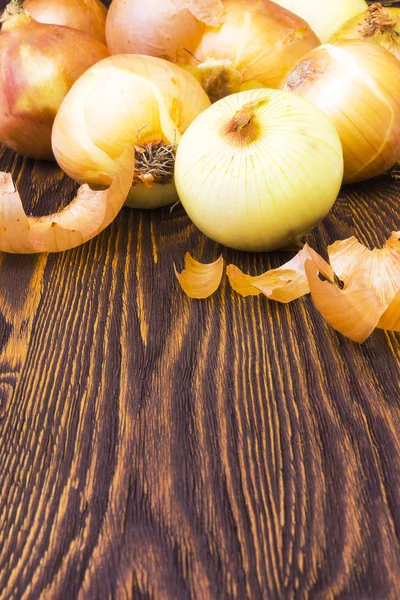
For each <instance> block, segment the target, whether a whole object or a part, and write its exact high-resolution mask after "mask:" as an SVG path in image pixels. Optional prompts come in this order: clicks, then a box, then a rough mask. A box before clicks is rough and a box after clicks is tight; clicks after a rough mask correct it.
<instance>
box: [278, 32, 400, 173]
mask: <svg viewBox="0 0 400 600" xmlns="http://www.w3.org/2000/svg"><path fill="white" fill-rule="evenodd" d="M399 81H400V62H399V61H398V60H397V59H396V58H395V57H394V56H393V54H391V53H390V52H388V51H387V50H384V49H383V48H381V47H380V46H378V45H377V44H372V43H371V44H369V43H368V44H366V43H365V42H361V41H358V40H345V41H342V42H336V43H334V44H325V45H322V46H320V47H319V48H316V49H315V50H313V51H312V52H310V53H309V54H308V55H307V56H305V57H304V58H303V59H302V60H301V61H300V63H298V65H297V66H296V67H295V68H294V69H293V71H292V72H291V73H290V75H289V77H288V79H287V82H286V85H285V87H284V89H285V90H287V91H291V92H293V93H295V94H297V95H298V96H302V97H303V98H306V99H307V100H310V101H311V102H313V103H314V104H315V105H316V106H318V107H319V108H321V109H322V110H323V111H324V112H325V114H326V115H327V116H329V118H330V119H331V120H332V122H333V123H334V125H335V127H336V128H337V130H338V133H339V136H340V139H341V142H342V146H343V155H344V183H355V182H357V181H363V180H365V179H370V178H371V177H375V176H377V175H380V174H381V173H384V172H385V171H387V170H388V169H389V168H391V167H392V166H393V165H394V164H395V163H396V162H397V161H398V160H399V159H400V94H399Z"/></svg>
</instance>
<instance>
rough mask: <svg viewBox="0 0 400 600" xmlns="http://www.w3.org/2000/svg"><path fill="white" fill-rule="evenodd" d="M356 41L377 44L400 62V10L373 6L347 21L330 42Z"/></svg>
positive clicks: (378, 4)
mask: <svg viewBox="0 0 400 600" xmlns="http://www.w3.org/2000/svg"><path fill="white" fill-rule="evenodd" d="M354 39H359V40H364V41H365V42H375V43H377V44H379V45H380V46H382V47H383V48H386V50H389V52H392V53H393V54H394V55H395V57H396V58H398V59H399V60H400V8H394V7H393V8H390V7H387V6H385V7H383V6H382V5H381V4H380V3H375V4H372V5H371V6H370V7H369V8H368V10H366V11H364V12H363V13H361V14H359V15H356V16H355V17H353V18H352V19H350V20H349V21H346V23H345V24H344V25H343V26H342V27H341V28H340V29H339V30H338V31H337V32H336V33H335V34H334V35H333V36H332V38H331V39H330V42H337V41H340V40H354Z"/></svg>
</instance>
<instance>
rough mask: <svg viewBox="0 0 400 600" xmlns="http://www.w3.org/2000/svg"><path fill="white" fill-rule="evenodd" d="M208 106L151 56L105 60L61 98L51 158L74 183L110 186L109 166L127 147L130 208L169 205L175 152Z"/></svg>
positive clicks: (180, 75) (177, 73) (185, 78)
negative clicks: (130, 151) (131, 155)
mask: <svg viewBox="0 0 400 600" xmlns="http://www.w3.org/2000/svg"><path fill="white" fill-rule="evenodd" d="M209 105H210V101H209V99H208V97H207V95H206V94H205V92H204V91H203V90H202V88H201V86H200V84H199V83H198V82H197V81H196V80H195V79H194V78H193V77H192V76H191V75H190V73H187V72H186V71H184V70H182V69H181V68H180V67H178V66H177V65H174V64H172V63H169V62H167V61H165V60H162V59H160V58H154V57H152V56H139V55H134V54H131V55H128V54H126V55H117V56H111V57H110V58H107V59H105V60H103V61H101V62H99V63H97V64H96V65H94V66H93V67H92V68H90V69H89V70H88V71H87V72H86V73H84V75H83V76H82V77H80V79H79V80H78V81H77V82H76V83H75V85H74V86H73V87H72V89H71V90H70V92H69V93H68V94H67V96H66V98H65V100H64V102H63V103H62V105H61V107H60V110H59V112H58V114H57V118H56V120H55V123H54V127H53V135H52V144H53V150H54V154H55V156H56V159H57V161H58V163H59V165H60V166H61V167H62V168H63V169H64V171H65V172H66V173H67V174H68V175H69V176H70V177H72V178H73V179H75V180H76V181H78V182H79V183H83V182H87V183H89V184H92V185H96V186H109V185H110V182H111V179H112V176H113V174H114V172H115V168H116V163H115V160H116V158H117V157H118V156H119V155H120V154H121V152H122V151H123V149H124V148H125V147H127V146H128V147H134V148H135V150H136V152H135V175H134V178H133V181H132V189H131V192H130V195H129V199H128V204H129V206H137V207H144V208H153V207H157V206H163V205H166V204H170V203H172V202H174V201H175V200H176V198H177V194H176V189H175V186H174V182H173V171H174V164H175V149H176V145H177V144H178V143H179V140H180V138H181V135H182V133H183V132H184V131H185V130H186V128H187V127H188V125H189V124H190V123H191V122H192V121H193V119H194V118H195V117H196V116H197V115H198V114H199V113H200V112H201V111H203V110H204V109H206V108H207V107H208V106H209Z"/></svg>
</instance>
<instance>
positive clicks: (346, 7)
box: [275, 0, 368, 42]
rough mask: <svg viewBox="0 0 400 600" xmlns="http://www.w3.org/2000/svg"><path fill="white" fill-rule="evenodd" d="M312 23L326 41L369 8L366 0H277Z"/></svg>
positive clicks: (276, 0) (316, 31)
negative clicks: (347, 22) (344, 24)
mask: <svg viewBox="0 0 400 600" xmlns="http://www.w3.org/2000/svg"><path fill="white" fill-rule="evenodd" d="M275 2H276V3H277V4H280V5H281V6H283V7H284V8H287V9H288V10H291V11H292V12H293V13H295V14H296V15H299V16H300V17H302V18H303V19H305V20H306V21H307V23H309V24H310V26H311V27H312V28H313V30H314V31H315V33H316V34H317V35H318V37H319V38H320V40H321V41H322V42H326V41H327V40H328V39H329V38H330V37H331V35H333V34H334V33H335V31H337V30H338V29H339V27H341V26H342V25H343V23H345V22H346V21H348V20H349V19H351V18H352V17H354V16H355V15H358V14H359V13H361V12H363V11H364V10H365V9H366V8H367V6H368V5H367V3H366V2H365V1H364V0H275Z"/></svg>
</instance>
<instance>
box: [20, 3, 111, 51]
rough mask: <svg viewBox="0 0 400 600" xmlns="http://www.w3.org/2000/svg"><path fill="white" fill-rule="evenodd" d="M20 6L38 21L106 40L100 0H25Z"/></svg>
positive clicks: (105, 14) (105, 10) (104, 14)
mask: <svg viewBox="0 0 400 600" xmlns="http://www.w3.org/2000/svg"><path fill="white" fill-rule="evenodd" d="M22 7H23V8H24V9H25V10H27V11H28V12H29V14H30V15H31V17H32V18H33V19H35V21H39V23H48V24H52V25H64V26H65V27H72V28H73V29H79V31H83V33H86V34H87V35H91V36H92V37H94V38H96V39H98V40H100V41H101V42H103V43H105V41H106V17H107V9H106V7H105V6H104V4H103V3H102V2H100V0H25V1H24V2H23V3H22Z"/></svg>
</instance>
